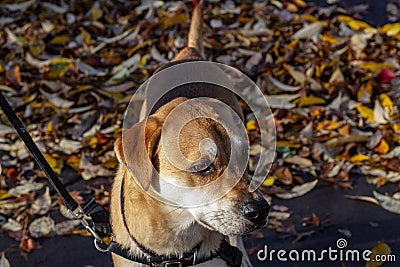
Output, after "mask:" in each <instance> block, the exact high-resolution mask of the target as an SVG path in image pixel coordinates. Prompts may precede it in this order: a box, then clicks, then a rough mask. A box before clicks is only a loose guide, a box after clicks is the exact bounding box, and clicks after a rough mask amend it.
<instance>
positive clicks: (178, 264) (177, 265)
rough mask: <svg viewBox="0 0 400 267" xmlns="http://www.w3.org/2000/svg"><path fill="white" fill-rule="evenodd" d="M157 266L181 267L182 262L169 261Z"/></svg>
mask: <svg viewBox="0 0 400 267" xmlns="http://www.w3.org/2000/svg"><path fill="white" fill-rule="evenodd" d="M157 266H162V267H183V264H182V262H180V261H179V260H170V261H163V262H162V263H160V264H159V265H157Z"/></svg>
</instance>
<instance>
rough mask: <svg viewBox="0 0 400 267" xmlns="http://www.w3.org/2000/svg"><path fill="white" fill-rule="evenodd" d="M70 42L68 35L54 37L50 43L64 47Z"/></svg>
mask: <svg viewBox="0 0 400 267" xmlns="http://www.w3.org/2000/svg"><path fill="white" fill-rule="evenodd" d="M68 42H69V36H68V35H67V34H63V35H59V36H56V37H54V38H53V39H52V40H51V41H50V43H51V44H55V45H62V44H66V43H68Z"/></svg>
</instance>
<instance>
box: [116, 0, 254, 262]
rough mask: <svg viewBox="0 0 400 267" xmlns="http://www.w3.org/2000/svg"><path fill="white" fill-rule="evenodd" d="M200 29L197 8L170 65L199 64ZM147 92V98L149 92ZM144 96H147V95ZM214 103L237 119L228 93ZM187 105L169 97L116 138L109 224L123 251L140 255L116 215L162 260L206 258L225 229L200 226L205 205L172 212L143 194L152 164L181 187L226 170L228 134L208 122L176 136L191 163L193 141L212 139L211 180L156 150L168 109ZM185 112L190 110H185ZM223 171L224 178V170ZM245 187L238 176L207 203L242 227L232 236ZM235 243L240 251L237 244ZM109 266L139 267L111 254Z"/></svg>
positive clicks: (197, 121)
mask: <svg viewBox="0 0 400 267" xmlns="http://www.w3.org/2000/svg"><path fill="white" fill-rule="evenodd" d="M201 25H202V19H201V7H200V5H198V6H196V7H195V10H194V20H193V22H192V25H191V33H190V34H189V47H187V48H185V49H183V50H182V51H181V52H180V53H179V54H178V55H177V57H176V58H175V60H184V59H196V60H200V59H202V56H201V54H202V51H201V50H202V45H201V41H202V40H201V31H200V29H201ZM194 31H195V32H194ZM199 50H200V51H199ZM188 90H190V88H189V89H188ZM204 90H208V88H207V86H205V87H204ZM148 93H149V94H151V92H148ZM218 94H220V95H218ZM147 97H151V95H148V96H147ZM215 98H216V99H221V100H223V101H224V102H225V103H226V104H228V105H230V106H231V107H232V108H233V109H234V110H235V111H236V112H237V113H238V115H239V116H240V117H241V118H243V114H242V113H241V110H240V107H239V104H238V102H237V100H236V98H235V96H234V95H233V94H227V93H226V92H220V93H218V92H217V93H216V97H215ZM187 100H188V98H185V97H179V96H178V97H177V96H172V97H171V99H169V100H168V101H167V102H166V104H164V105H163V106H161V107H160V108H159V109H158V110H157V111H155V112H154V113H153V114H152V115H151V116H150V117H149V118H148V119H147V122H146V121H143V122H140V123H138V124H136V125H134V126H133V127H132V128H131V129H129V130H127V131H126V132H125V133H124V142H122V138H119V139H118V140H117V141H116V142H115V153H116V155H117V158H118V160H119V162H120V166H119V169H118V171H117V175H116V177H115V181H114V184H113V187H112V192H111V224H112V230H113V235H114V238H115V240H116V241H117V242H118V243H120V244H121V245H122V246H124V247H125V248H129V249H130V251H131V253H133V254H140V253H141V252H140V251H138V249H137V247H136V244H135V242H133V240H132V238H131V237H130V236H129V234H128V232H127V229H126V227H125V226H124V224H123V219H122V214H121V211H122V210H124V212H125V213H124V214H125V218H126V221H127V228H128V229H129V232H130V233H131V234H132V236H134V238H135V239H136V240H137V241H138V242H139V243H140V244H142V245H143V246H145V247H147V248H149V249H151V250H153V251H156V252H157V253H158V254H162V255H179V254H182V253H184V252H187V251H188V250H190V249H191V248H193V247H195V246H196V244H198V243H199V242H202V245H201V248H200V251H199V254H198V257H203V256H208V255H210V253H213V252H215V251H216V250H217V249H218V247H219V244H220V241H221V239H222V238H223V235H222V232H223V231H224V230H226V229H224V227H225V226H224V224H222V225H221V227H220V228H218V226H213V225H210V224H208V223H207V222H206V221H202V219H201V218H202V217H201V214H202V212H203V213H204V210H207V208H208V207H207V206H206V207H201V208H193V209H184V208H177V207H174V206H169V205H166V204H164V203H162V202H160V201H158V200H156V199H154V198H152V197H151V196H150V195H148V194H147V193H146V192H145V191H146V190H151V187H150V184H151V182H152V178H153V172H152V166H153V165H154V167H155V169H156V170H157V172H159V173H160V174H161V175H163V177H164V176H165V177H171V178H173V179H174V180H175V181H176V182H177V183H178V184H182V185H185V186H199V185H204V184H207V183H209V182H210V181H212V180H214V179H216V178H218V175H219V174H220V173H222V172H223V171H224V170H225V169H226V168H227V164H228V161H229V153H228V152H229V151H230V149H231V147H230V144H229V138H228V134H227V133H226V131H224V129H223V128H222V127H221V126H220V125H218V124H217V123H215V122H214V121H212V120H209V119H203V118H202V119H195V120H193V121H191V122H189V123H188V124H186V125H185V126H184V127H183V129H182V131H181V132H180V135H179V147H180V149H181V151H182V153H183V155H184V156H185V157H186V158H189V159H192V160H195V159H197V158H198V157H199V155H200V154H199V153H200V152H199V150H198V144H199V142H200V141H201V140H203V139H205V138H211V139H213V140H214V142H215V143H216V145H217V149H218V150H217V151H218V154H217V156H216V159H215V162H214V164H215V169H216V172H215V175H210V176H207V177H206V178H204V179H200V178H199V176H198V175H196V174H193V173H188V172H187V171H182V170H180V169H178V168H176V167H175V166H173V165H172V164H171V163H170V162H169V160H168V159H167V157H166V155H165V151H164V150H163V148H162V147H161V146H160V133H161V127H162V126H163V123H164V121H165V120H166V118H167V116H168V115H169V113H170V112H171V110H173V109H174V108H175V107H176V106H177V105H179V104H181V103H184V102H185V101H187ZM204 108H208V107H204ZM185 112H188V113H190V112H194V111H193V110H190V109H188V110H186V111H185ZM143 139H144V140H145V142H144V144H143V143H141V142H140V140H143ZM143 145H144V146H145V150H143V151H145V152H146V153H141V152H138V151H141V148H143ZM124 146H125V147H124ZM132 167H134V169H135V170H137V172H136V174H137V175H138V177H140V182H138V181H137V179H136V180H135V177H133V176H132V174H131V173H130V171H129V170H130V169H131V168H132ZM227 171H228V173H229V171H230V170H227ZM122 182H124V188H123V194H124V199H125V205H124V207H123V208H122V207H121V206H120V204H121V199H120V193H121V185H122ZM248 183H249V181H248V180H247V175H244V176H243V177H242V179H241V180H240V181H239V182H238V183H237V184H236V186H235V187H234V188H233V189H232V190H231V191H230V192H229V193H227V194H226V195H225V196H224V197H223V198H222V199H221V200H218V201H216V202H214V203H212V204H209V208H210V209H213V208H215V205H219V206H221V207H222V208H223V209H226V214H227V215H226V217H227V222H229V223H230V222H231V221H232V222H236V223H237V225H239V226H240V227H242V228H240V227H239V228H238V229H237V232H238V233H244V232H246V231H247V230H248V229H247V228H248V226H247V225H246V224H248V222H246V220H244V219H242V218H241V216H240V215H239V214H238V213H237V211H236V210H237V207H238V206H239V205H240V204H241V203H243V201H245V200H246V199H251V198H256V197H257V196H256V195H257V194H256V193H250V192H249V191H248V189H247V188H248ZM199 214H200V215H199ZM196 216H197V217H196ZM199 218H200V219H199ZM215 227H217V228H218V229H216V228H215ZM229 227H231V228H232V227H233V228H232V229H230V231H231V232H232V231H233V232H234V227H235V225H233V226H229V225H228V226H227V227H225V228H227V229H228V228H229ZM246 227H247V228H246ZM214 228H215V229H214ZM246 229H247V230H246ZM228 230H229V229H228ZM238 243H239V245H241V246H242V250H244V247H243V244H242V243H240V242H238ZM243 252H245V251H243ZM245 260H246V257H245ZM247 260H248V259H247ZM113 261H114V266H142V265H141V264H137V263H134V262H130V261H128V260H126V259H123V258H122V257H120V256H117V255H114V254H113ZM244 263H245V266H248V265H246V264H247V262H246V261H244ZM199 266H200V265H199ZM201 266H203V267H204V266H210V267H211V266H213V267H215V266H226V263H225V262H224V261H222V260H220V259H215V260H213V261H209V262H206V263H204V264H201Z"/></svg>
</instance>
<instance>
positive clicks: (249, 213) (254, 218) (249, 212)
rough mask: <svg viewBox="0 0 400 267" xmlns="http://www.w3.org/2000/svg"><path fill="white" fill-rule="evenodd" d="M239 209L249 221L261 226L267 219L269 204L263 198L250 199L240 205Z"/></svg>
mask: <svg viewBox="0 0 400 267" xmlns="http://www.w3.org/2000/svg"><path fill="white" fill-rule="evenodd" d="M239 211H240V213H241V214H242V215H243V217H245V218H246V219H248V220H249V221H251V222H253V223H256V224H258V225H260V226H262V225H264V224H265V222H266V220H267V217H268V213H269V205H268V202H267V201H266V200H265V199H261V200H251V201H246V202H244V203H243V204H242V205H240V207H239Z"/></svg>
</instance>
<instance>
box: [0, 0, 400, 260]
mask: <svg viewBox="0 0 400 267" xmlns="http://www.w3.org/2000/svg"><path fill="white" fill-rule="evenodd" d="M391 4H392V6H393V7H396V8H398V5H397V4H396V3H391ZM190 8H191V7H190V5H189V6H188V5H187V4H186V2H183V1H177V2H163V1H155V2H144V3H142V4H139V3H138V2H126V3H125V2H124V3H122V2H121V3H113V4H112V5H110V4H109V3H108V2H106V1H102V0H100V1H96V2H95V3H94V4H93V3H92V2H85V3H79V5H78V4H77V3H75V4H73V3H71V4H70V5H66V4H64V3H62V4H60V3H57V4H54V3H52V2H44V1H33V0H32V1H19V2H18V3H11V2H10V1H6V2H5V3H3V2H2V3H1V4H0V10H1V12H3V13H2V14H3V16H2V18H1V19H0V32H1V33H2V36H4V38H3V40H2V42H0V45H1V47H2V49H1V50H0V55H1V57H0V58H1V59H0V90H1V91H2V92H3V93H4V94H5V95H6V96H7V98H8V99H9V100H10V102H11V105H12V107H13V108H14V110H16V112H17V114H18V115H19V116H20V117H21V118H23V121H24V122H25V124H26V125H27V126H28V129H29V131H30V133H31V135H32V137H33V138H34V140H35V141H36V142H39V143H38V145H39V147H40V149H41V150H42V151H43V152H44V153H45V154H46V158H47V159H48V160H49V162H50V163H51V165H52V167H53V168H55V169H56V171H57V172H58V173H59V174H60V176H61V177H62V179H63V181H64V180H65V182H68V179H69V176H70V175H67V173H70V172H73V173H74V175H73V176H74V177H75V176H76V177H79V178H78V180H83V179H84V180H87V181H88V182H90V183H91V184H93V186H92V185H91V186H83V187H82V188H81V189H80V190H81V191H82V195H89V194H96V195H99V196H101V199H99V201H100V202H101V203H103V204H104V205H106V206H107V205H108V203H109V190H110V184H111V181H112V176H113V174H114V171H115V167H116V164H117V161H116V159H115V155H114V152H113V141H114V140H115V139H116V138H117V137H119V136H120V135H121V131H122V130H121V122H122V119H123V114H124V111H125V108H126V106H127V104H128V102H129V99H130V98H129V96H130V95H132V93H133V92H134V90H135V89H136V88H137V87H138V86H139V85H140V84H141V83H143V82H144V81H145V80H146V79H147V78H148V77H149V76H150V75H151V74H152V73H154V71H155V70H156V69H157V68H158V67H159V66H161V64H162V63H164V62H166V61H169V60H171V59H172V58H173V57H174V55H176V53H177V52H178V51H179V49H180V48H182V47H183V46H184V42H185V41H184V40H186V34H187V32H188V27H189V14H190ZM205 9H206V10H205V11H206V12H205V18H204V21H205V22H206V23H205V29H204V31H205V34H204V35H205V40H204V46H205V48H206V49H207V53H206V54H207V55H208V59H210V60H213V61H217V62H221V63H228V64H230V65H232V66H233V67H236V68H238V69H239V70H242V71H243V72H245V73H246V74H247V75H249V76H250V77H251V78H253V79H254V81H255V82H256V83H257V85H258V86H259V87H260V88H261V89H262V90H263V92H264V94H265V97H266V99H267V100H268V101H269V103H270V106H271V108H272V111H273V114H274V118H275V121H276V127H277V141H278V142H277V159H276V161H275V163H274V165H273V168H272V170H271V173H270V175H269V176H268V178H267V180H266V182H265V183H264V186H263V191H264V192H267V193H268V194H270V195H274V196H277V197H279V196H281V197H282V196H283V198H286V199H289V198H294V197H301V196H302V195H304V194H307V193H308V192H310V191H311V190H312V189H313V188H314V187H315V186H316V184H317V183H319V184H327V185H332V186H334V187H340V188H343V189H348V188H351V187H352V184H353V181H352V179H351V174H352V173H355V172H360V173H362V174H363V175H365V177H366V180H367V181H368V182H369V183H372V184H374V185H376V187H377V188H382V187H383V186H384V185H385V184H387V183H391V184H396V185H397V186H398V187H397V188H399V183H400V177H399V173H400V169H399V167H398V166H400V165H399V164H398V163H399V156H400V132H399V127H400V113H399V106H400V78H399V69H400V63H399V59H398V56H396V55H398V53H399V49H400V47H399V45H398V41H399V40H400V24H398V23H391V24H386V25H384V26H382V27H378V28H374V27H372V26H371V25H369V24H367V23H365V22H363V21H360V20H358V19H355V18H353V17H352V16H351V12H352V11H351V12H350V11H349V12H350V13H346V10H344V9H341V10H338V11H335V12H333V9H316V8H314V7H312V6H308V5H307V4H306V3H305V2H303V1H292V2H288V1H271V2H263V3H261V2H255V3H252V4H249V3H247V4H245V3H242V2H232V1H229V3H228V2H226V3H225V1H213V2H212V4H209V5H206V7H205ZM359 9H360V10H362V7H359ZM391 10H395V9H391ZM27 14H29V16H27ZM222 15H223V16H222ZM391 16H392V17H393V18H395V17H396V16H399V14H397V13H396V12H394V11H393V12H391ZM245 113H246V115H248V116H247V121H246V125H249V127H248V131H249V137H250V141H251V144H252V146H256V145H258V144H257V140H258V137H259V129H258V126H257V124H256V123H251V120H252V116H251V115H250V114H249V113H248V112H247V111H246V110H245ZM249 122H250V123H249ZM260 151H262V150H260ZM0 152H1V153H0V157H1V167H2V168H1V180H0V181H1V183H0V213H1V214H0V216H2V217H4V218H5V219H6V221H7V223H5V224H2V230H3V231H5V232H7V233H8V234H9V236H13V237H15V238H16V239H18V240H21V244H20V247H21V249H24V250H25V251H31V250H32V249H35V248H38V247H39V245H38V243H36V242H37V240H38V238H40V237H43V236H52V235H55V234H58V235H65V234H71V233H73V229H74V226H76V225H75V224H74V223H70V222H69V221H64V222H60V223H57V224H55V223H54V221H53V219H52V218H51V217H49V215H48V214H49V211H50V210H52V209H59V210H61V211H63V212H65V210H64V206H63V205H62V204H60V203H59V202H58V201H57V198H56V197H54V193H50V191H49V188H48V187H47V184H46V182H45V180H44V179H43V177H44V174H43V173H42V172H40V171H38V170H37V169H36V168H34V167H33V165H32V167H26V166H27V165H25V164H26V163H27V162H32V158H31V157H30V155H29V153H28V152H27V151H26V149H25V148H24V146H23V144H22V142H21V141H19V139H18V137H17V136H16V134H15V133H14V131H13V130H12V127H11V125H10V123H9V122H8V121H7V119H6V118H5V116H4V115H0ZM259 153H261V152H256V153H254V154H253V155H251V161H253V160H256V159H257V157H259ZM252 165H253V166H254V164H252V163H250V166H252ZM24 166H25V167H24ZM303 174H307V175H308V176H311V177H312V179H310V180H309V179H303V178H302V177H303V176H304V175H303ZM104 177H105V178H106V179H107V181H108V182H107V183H106V186H105V187H103V185H104V184H101V186H99V185H96V181H97V180H98V179H100V178H104ZM69 182H70V181H69ZM69 182H68V183H69ZM381 190H382V189H381ZM100 191H101V192H103V193H102V194H99V193H98V192H100ZM83 192H84V194H83ZM393 193H395V192H393ZM393 193H392V194H390V195H386V194H380V193H377V192H374V193H372V192H371V196H347V197H348V198H351V199H356V200H363V201H369V202H372V203H379V205H381V206H382V207H383V208H385V209H387V210H389V211H391V212H395V213H398V211H399V204H398V199H396V198H394V197H392V196H395V194H393ZM77 195H79V192H78V194H77ZM274 212H275V213H273V216H272V220H271V224H270V226H269V227H271V228H273V229H280V230H279V231H284V232H285V231H286V232H287V233H293V234H294V235H296V236H297V237H298V238H299V239H301V238H303V237H304V236H307V235H310V234H313V232H306V233H305V234H304V235H301V234H299V233H298V232H297V230H296V229H294V228H290V227H289V228H286V230H283V229H284V228H285V227H284V225H283V224H282V221H283V220H286V219H287V218H289V217H290V215H291V212H290V211H288V210H283V211H279V210H277V211H274ZM3 215H4V216H3ZM310 218H311V219H310V220H309V221H310V222H314V225H317V223H316V222H317V221H323V220H320V219H319V218H318V216H317V215H315V214H313V215H312V216H310ZM21 227H22V230H23V229H25V230H26V231H25V234H24V235H23V236H21V234H20V233H21V231H22V230H21ZM45 230H46V231H45ZM76 233H80V232H79V231H78V232H76ZM1 262H2V265H4V266H6V264H7V260H6V258H5V255H4V254H2V258H1Z"/></svg>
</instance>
